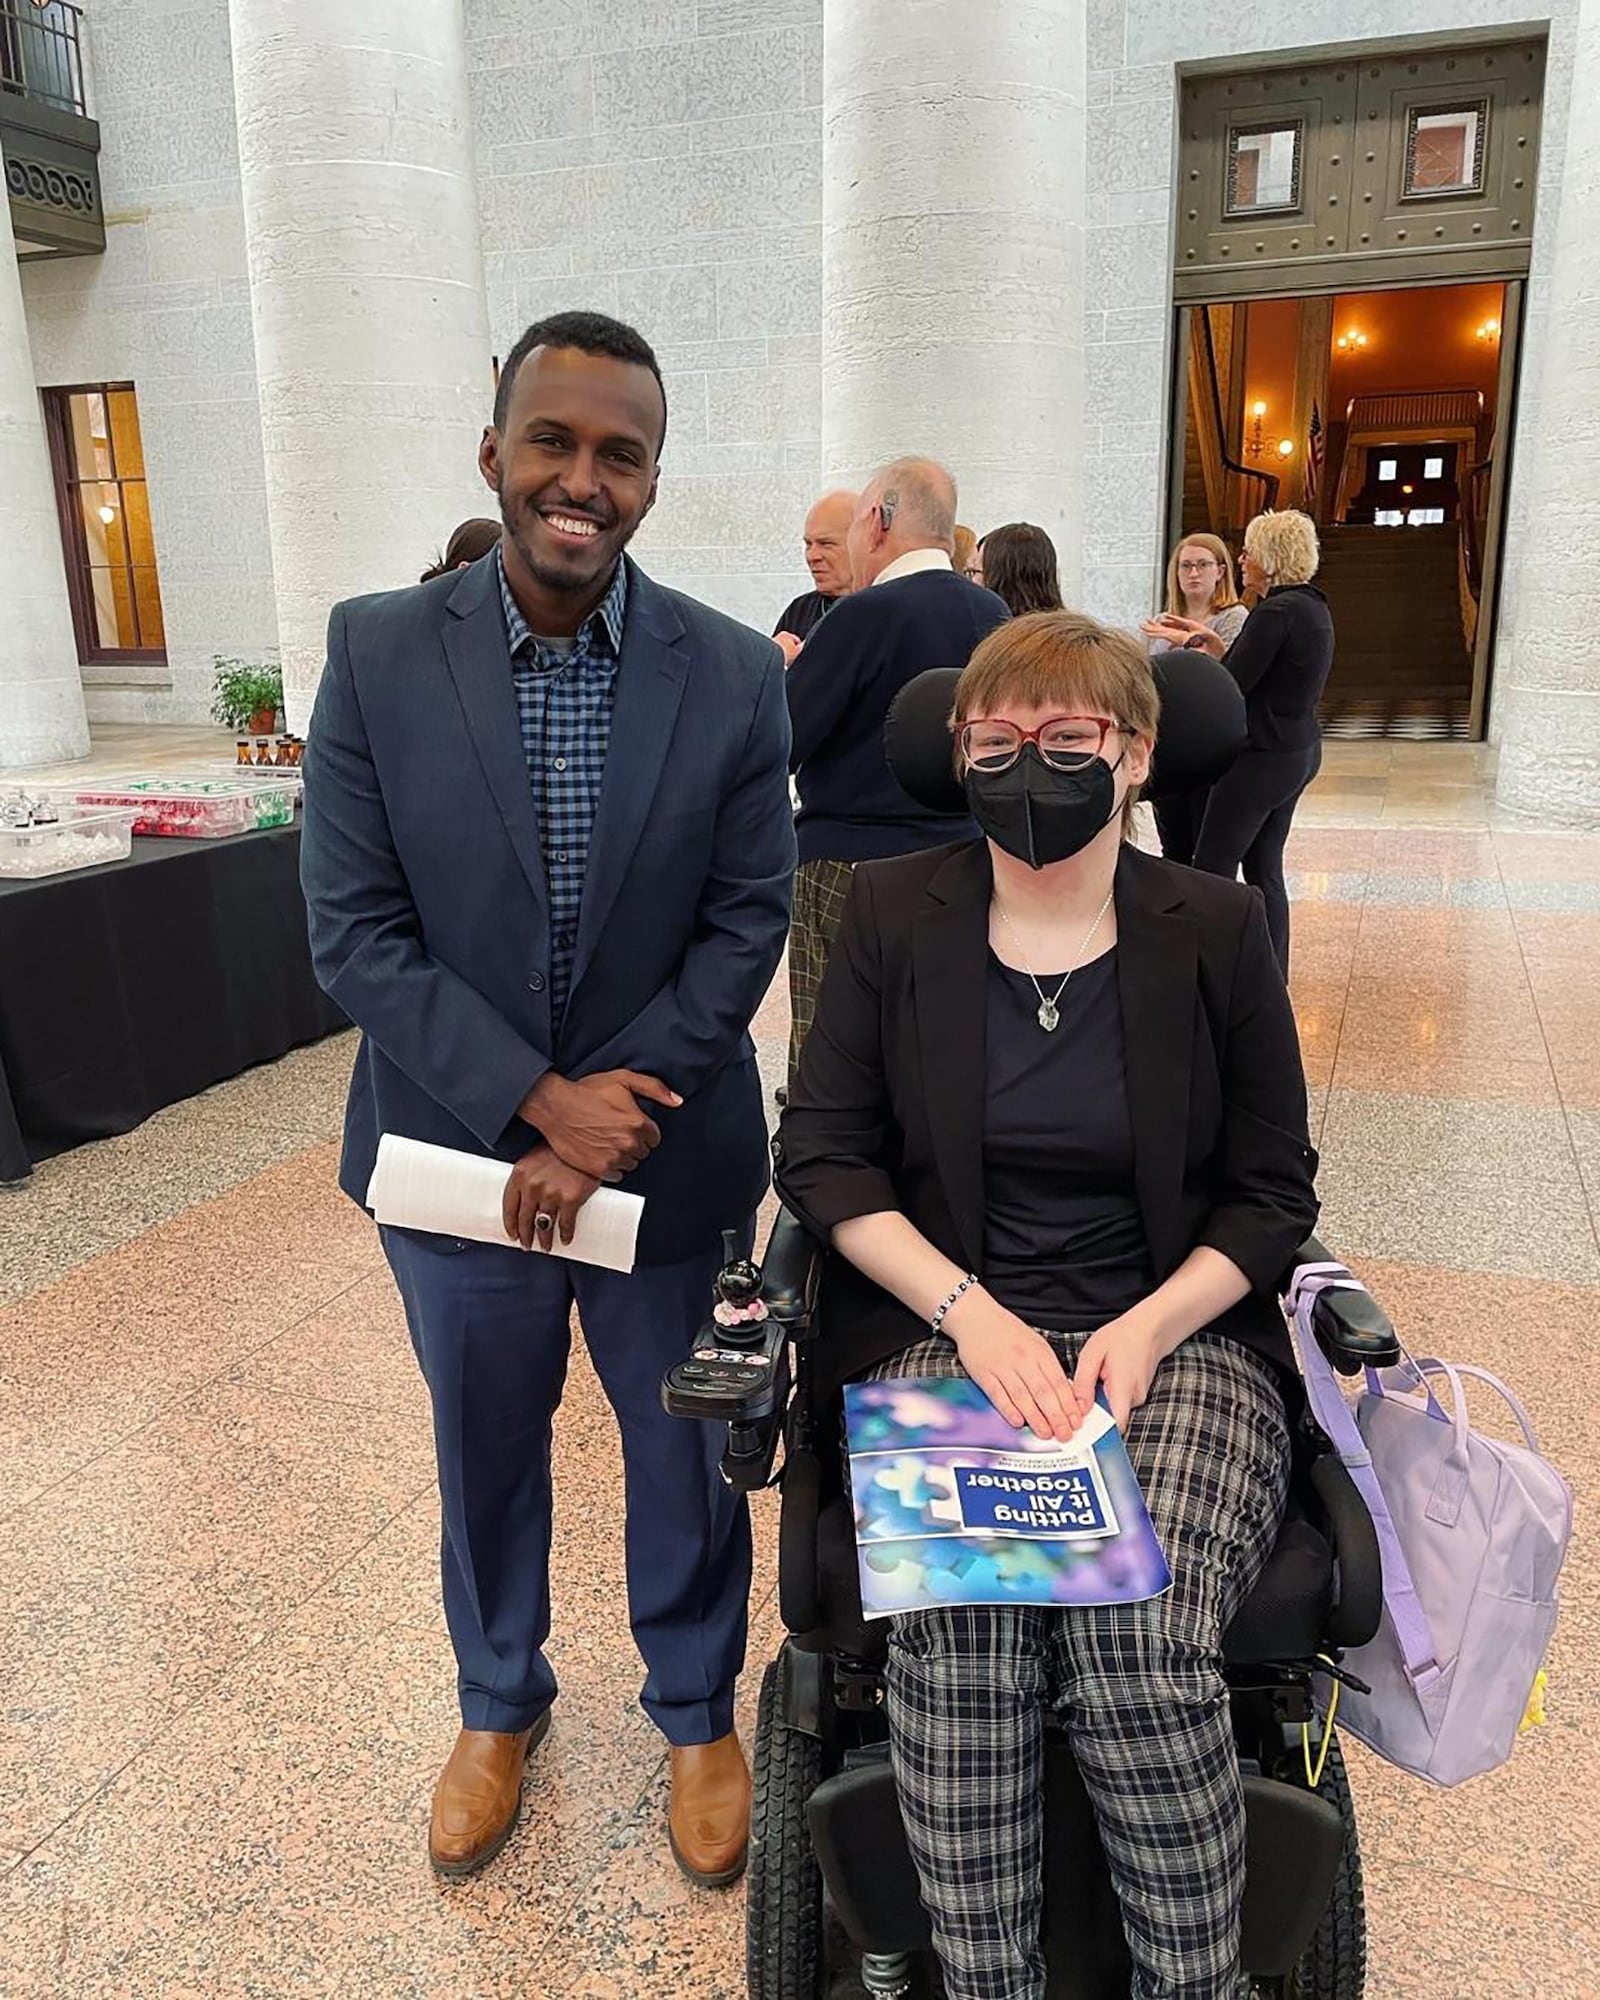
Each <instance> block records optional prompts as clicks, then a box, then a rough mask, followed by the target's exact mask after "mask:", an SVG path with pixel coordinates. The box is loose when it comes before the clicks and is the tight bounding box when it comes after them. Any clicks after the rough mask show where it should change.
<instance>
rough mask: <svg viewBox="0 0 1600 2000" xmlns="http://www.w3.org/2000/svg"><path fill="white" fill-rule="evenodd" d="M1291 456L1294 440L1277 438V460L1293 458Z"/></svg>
mask: <svg viewBox="0 0 1600 2000" xmlns="http://www.w3.org/2000/svg"><path fill="white" fill-rule="evenodd" d="M1293 455H1294V439H1293V438H1279V440H1278V456H1279V458H1292V457H1293Z"/></svg>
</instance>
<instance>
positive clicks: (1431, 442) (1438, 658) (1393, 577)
mask: <svg viewBox="0 0 1600 2000" xmlns="http://www.w3.org/2000/svg"><path fill="white" fill-rule="evenodd" d="M1520 305H1521V283H1520V281H1517V280H1511V281H1508V282H1501V281H1494V282H1477V283H1465V284H1453V285H1426V286H1392V287H1385V288H1382V289H1377V290H1365V291H1351V292H1344V293H1338V294H1332V295H1329V294H1320V295H1316V296H1308V297H1302V298H1271V299H1251V300H1236V301H1225V302H1222V303H1218V304H1213V305H1197V306H1186V307H1183V308H1181V313H1180V317H1181V321H1182V324H1181V326H1180V348H1179V354H1180V359H1181V365H1180V368H1179V381H1178V387H1179V395H1178V406H1179V412H1178V413H1179V418H1180V424H1181V449H1175V450H1174V453H1173V480H1172V489H1171V494H1170V504H1169V515H1170V527H1171V530H1172V535H1173V538H1174V539H1176V538H1177V537H1178V536H1179V535H1184V534H1192V533H1197V532H1199V531H1201V530H1204V529H1210V530H1211V531H1213V532H1214V533H1217V534H1220V535H1221V536H1222V537H1223V538H1224V540H1226V541H1227V542H1228V543H1229V545H1230V546H1231V547H1233V548H1234V549H1235V550H1236V551H1237V549H1238V547H1239V541H1240V536H1241V534H1242V531H1243V528H1244V526H1245V523H1246V522H1247V521H1248V520H1249V519H1250V518H1251V516H1252V515H1254V514H1256V513H1259V512H1260V511H1261V510H1262V509H1263V508H1267V507H1298V508H1302V509H1303V510H1304V511H1305V512H1306V513H1308V514H1310V515H1311V516H1312V518H1313V519H1314V520H1315V521H1316V523H1317V528H1318V533H1319V535H1320V537H1321V540H1322V566H1321V569H1320V571H1319V574H1318V577H1317V583H1318V585H1319V587H1320V588H1321V589H1322V590H1323V591H1324V593H1325V594H1326V596H1327V598H1328V602H1329V606H1330V608H1331V610H1332V612H1333V620H1334V629H1335V633H1336V635H1337V640H1336V651H1335V655H1334V665H1333V672H1332V674H1331V676H1330V678H1329V682H1328V688H1327V693H1326V696H1325V698H1324V720H1325V726H1326V729H1327V733H1328V734H1329V735H1330V736H1335V737H1340V736H1343V737H1374V736H1398V737H1409V738H1415V739H1421V740H1451V739H1453V740H1458V741H1476V740H1479V739H1481V737H1482V735H1483V733H1484V722H1485V717H1486V715H1487V707H1488V687H1489V679H1490V674H1491V672H1492V665H1493V662H1492V659H1491V648H1492V641H1493V628H1494V592H1495V580H1496V572H1497V568H1498V554H1499V541H1500V518H1501V512H1502V503H1503V494H1504V488H1505V475H1506V468H1507V463H1508V460H1509V454H1510V445H1511V438H1512V430H1513V411H1512V394H1513V384H1514V379H1515V365H1514V364H1515V353H1514V349H1515V344H1516V332H1517V326H1518V321H1519V315H1520ZM1178 444H1179V439H1178V438H1175V439H1174V445H1175V446H1177V445H1178Z"/></svg>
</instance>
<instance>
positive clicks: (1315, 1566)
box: [662, 653, 1400, 2000]
mask: <svg viewBox="0 0 1600 2000" xmlns="http://www.w3.org/2000/svg"><path fill="white" fill-rule="evenodd" d="M1153 665H1154V671H1155V675H1156V680H1157V683H1158V685H1159V687H1160V691H1161V697H1162V721H1161V732H1160V737H1159V740H1158V743H1157V746H1156V754H1155V759H1154V766H1153V769H1152V773H1151V778H1150V782H1149V783H1148V784H1147V786H1146V787H1145V794H1146V796H1147V797H1158V796H1160V794H1161V793H1162V792H1163V791H1166V790H1172V791H1180V790H1185V789H1187V788H1189V787H1191V786H1195V785H1204V784H1209V783H1212V782H1214V781H1215V779H1216V778H1217V777H1218V776H1220V775H1221V773H1222V772H1223V771H1224V770H1225V769H1226V768H1227V767H1228V765H1229V764H1231V763H1232V761H1233V759H1234V758H1235V757H1236V756H1237V754H1238V752H1239V750H1240V748H1241V746H1242V744H1243V742H1244V740H1245V715H1244V701H1243V697H1242V695H1241V694H1240V692H1239V689H1238V687H1237V684H1236V683H1235V682H1234V681H1233V679H1232V677H1231V676H1230V675H1229V674H1228V673H1227V671H1226V669H1225V668H1223V667H1221V666H1219V665H1217V663H1216V662H1214V661H1211V660H1208V659H1207V658H1206V657H1205V656H1204V655H1202V654H1194V653H1183V654H1175V655H1166V656H1158V658H1157V659H1156V661H1155V662H1154V663H1153ZM958 678H959V675H958V673H957V672H956V671H955V670H953V669H946V668H935V669H932V670H930V671H929V672H926V673H924V674H922V675H920V676H918V678H917V679H915V680H913V681H911V682H910V683H909V684H908V685H907V686H906V687H905V688H904V689H903V690H902V692H901V693H900V695H899V696H898V697H897V698H896V701H895V703H894V705H893V707H892V708H891V710H890V712H889V716H888V718H887V722H886V725H885V729H884V751H885V755H886V758H887V761H888V763H889V765H890V768H891V770H892V771H893V772H894V775H895V777H896V778H897V780H898V781H899V783H900V785H901V786H902V788H903V789H904V790H905V791H906V792H907V793H908V794H909V795H910V796H911V797H912V798H914V799H916V800H917V801H918V802H919V803H920V804H923V805H925V806H928V807H930V808H931V809H933V810H935V811H940V812H952V811H955V812H959V811H961V810H962V809H963V806H964V800H963V798H962V795H961V791H960V787H959V785H958V784H957V782H956V779H955V775H954V768H953V764H952V760H951V754H950V735H949V729H948V722H947V718H948V717H949V714H950V709H951V700H952V696H953V694H954V689H955V683H956V681H957V679H958ZM831 1254H833V1253H831V1252H829V1251H827V1250H826V1249H825V1248H824V1247H823V1246H822V1245H821V1244H820V1243H818V1242H817V1241H816V1240H815V1239H814V1238H812V1237H811V1236H810V1235H809V1234H808V1233H807V1231H806V1229H805V1227H804V1225H803V1224H802V1223H801V1222H800V1221H799V1220H798V1219H797V1218H796V1217H794V1216H793V1215H791V1214H789V1213H788V1212H787V1211H782V1212H780V1214H779V1216H778V1220H777V1222H776V1224H775V1226H774V1228H773V1230H772V1234H771V1236H770V1237H769V1239H768V1242H767V1246H766V1253H765V1257H764V1260H763V1263H762V1266H761V1268H760V1269H757V1268H756V1267H755V1266H754V1265H751V1264H748V1263H738V1262H732V1261H730V1263H729V1265H728V1266H727V1268H726V1269H725V1270H724V1272H723V1273H722V1276H721V1278H720V1279H719V1281H718V1304H719V1306H720V1308H721V1310H719V1311H717V1312H715V1313H714V1317H713V1322H712V1325H711V1326H710V1327H709V1328H708V1329H707V1332H706V1333H705V1334H704V1335H702V1337H701V1338H700V1340H698V1341H697V1343H696V1350H695V1352H694V1353H693V1354H692V1355H691V1356H690V1357H689V1358H688V1359H687V1360H686V1361H684V1362H681V1363H679V1364H678V1365H677V1367H675V1368H674V1369H672V1370H671V1371H670V1372H669V1374H668V1376H667V1378H666V1381H665V1382H664V1384H663V1387H662V1395H663V1400H664V1402H665V1404H666V1407H667V1408H668V1409H669V1410H670V1411H672V1412H673V1413H674V1414H677V1415H680V1416H684V1417H694V1418H699V1419H701V1420H710V1421H716V1422H722V1423H725V1424H726V1425H727V1427H728V1443H727V1451H726V1454H725V1456H724V1458H723V1462H722V1469H723V1476H724V1477H725V1478H726V1479H727V1480H728V1482H729V1484H730V1485H732V1486H734V1487H735V1488H737V1489H738V1490H740V1491H744V1492H754V1491H756V1490H757V1489H759V1488H761V1487H763V1486H766V1485H769V1484H777V1485H778V1486H779V1487H780V1489H781V1495H782V1500H781V1514H780V1529H779V1552H778V1598H779V1609H780V1612H781V1615H782V1618H783V1623H784V1626H785V1628H786V1630H787V1633H788V1637H787V1638H786V1640H785V1641H784V1645H783V1648H782V1650H781V1652H780V1653H779V1655H778V1657H777V1659H776V1660H774V1661H772V1662H771V1664H770V1665H769V1666H768V1667H767V1669H766V1672H765V1674H764V1677H763V1680H762V1686H761V1701H760V1709H759V1714H758V1720H757V1727H756V1740H755V1745H754V1776H755V1795H754V1802H753V1807H752V1817H751V1836H750V1865H749V1883H748V1897H747V1904H746V1910H747V1973H748V1982H749V1994H750V2000H822V1996H823V1994H824V1991H825V1982H826V1981H827V1978H828V1970H829V1968H828V1965H827V1963H826V1960H827V1958H828V1956H829V1953H828V1952H827V1950H826V1949H825V1947H826V1945H827V1943H828V1942H829V1941H830V1935H831V1941H832V1942H833V1943H834V1944H835V1945H837V1944H838V1943H839V1942H840V1935H841V1934H842V1941H843V1944H844V1946H845V1947H846V1949H847V1953H848V1955H849V1956H851V1957H853V1958H854V1959H855V1961H856V1967H857V1970H856V1973H855V1976H854V1978H853V1979H852V1978H851V1976H850V1974H849V1973H846V1974H845V1976H844V1979H843V1981H842V1982H841V1983H838V1984H836V1985H835V1986H834V1987H833V1989H832V1991H833V1995H834V2000H846V1996H855V1995H859V1994H861V1993H862V1992H863V1990H864V1991H865V1993H866V1994H868V1995H872V1996H876V2000H902V1996H909V1995H911V1994H912V1993H913V1992H914V1991H915V1990H916V1988H917V1985H918V1984H919V1982H920V1983H922V1984H923V1986H924V1990H932V1991H935V1992H937V1991H938V1990H939V1989H938V1986H937V1984H936V1983H935V1984H934V1985H933V1986H932V1987H931V1989H929V1988H928V1986H927V1982H928V1980H929V1979H930V1978H932V1979H933V1980H935V1981H936V1979H937V1974H936V1970H935V1969H934V1968H933V1966H932V1948H931V1940H930V1935H929V1929H928V1920H927V1916H926V1913H925V1912H924V1910H923V1908H922V1903H921V1899H920V1896H919V1893H918V1888H917V1879H916V1873H915V1870H914V1868H913V1866H912V1862H911V1857H910V1855H909V1853H908V1852H907V1849H906V1843H905V1833H904V1829H903V1827H902V1824H901V1819H900V1808H899V1804H898V1801H897V1798H896V1795H895V1787H894V1779H893V1775H892V1772H891V1770H890V1766H889V1746H888V1730H887V1724H886V1721H885V1718H884V1714H883V1666H884V1658H885V1639H886V1635H887V1626H886V1624H885V1623H884V1622H882V1621H873V1622H871V1623H869V1622H868V1621H866V1620H865V1619H864V1618H863V1617H862V1612H861V1597H860V1589H859V1585H858V1581H857V1567H856V1547H855V1528H854V1519H853V1514H852V1509H851V1505H850V1499H849V1494H848V1491H847V1486H846V1475H845V1467H844V1463H843V1451H842V1432H843V1424H842V1414H841V1410H840V1404H839V1398H838V1395H837V1393H835V1392H831V1391H829V1390H828V1389H827V1388H826V1387H825V1386H822V1384H823V1382H824V1371H823V1370H821V1369H820V1368H819V1366H818V1364H817V1360H816V1356H817V1352H818V1348H817V1341H818V1333H819V1325H818V1310H817V1301H818V1298H819V1294H820V1287H821V1279H822V1273H823V1269H824V1265H825V1263H826V1261H827V1258H828V1257H829V1256H830V1255H831ZM730 1257H731V1247H730ZM1327 1261H1329V1260H1328V1253H1327V1251H1326V1250H1324V1248H1323V1247H1322V1245H1321V1244H1320V1243H1319V1242H1318V1241H1317V1240H1316V1239H1315V1238H1312V1239H1310V1240H1308V1241H1307V1242H1306V1243H1305V1244H1304V1245H1303V1246H1302V1248H1301V1250H1300V1252H1299V1255H1298V1257H1297V1259H1296V1263H1297V1265H1298V1264H1304V1263H1325V1262H1327ZM1292 1275H1293V1274H1292V1272H1291V1273H1285V1278H1284V1287H1285V1289H1287V1286H1288V1284H1289V1282H1290V1280H1291V1279H1292ZM758 1294H759V1295H760V1297H761V1298H762V1300H764V1303H765V1307H766V1318H765V1319H764V1320H762V1319H752V1318H749V1317H746V1315H747V1314H748V1313H749V1310H750V1308H751V1305H752V1303H753V1302H754V1300H755V1299H756V1297H757V1295H758ZM730 1322H731V1324H730ZM1315 1328H1316V1334H1317V1338H1318V1340H1319V1342H1320V1343H1321V1345H1322V1346H1323V1348H1324V1349H1325V1351H1326V1352H1327V1353H1328V1355H1329V1357H1330V1359H1331V1360H1332V1362H1333V1365H1334V1366H1335V1367H1336V1368H1337V1369H1338V1370H1339V1371H1340V1372H1341V1373H1342V1374H1347V1375H1353V1374H1356V1373H1357V1372H1359V1370H1360V1369H1362V1368H1363V1367H1386V1366H1391V1365H1393V1364H1394V1363H1395V1362H1396V1361H1397V1360H1398V1359H1399V1354H1400V1349H1399V1344H1398V1342H1397V1341H1396V1339H1395V1335H1394V1329H1393V1328H1392V1326H1391V1325H1390V1324H1389V1321H1388V1319H1387V1318H1386V1317H1385V1315H1384V1314H1383V1312H1382V1311H1381V1309H1380V1308H1379V1307H1378V1305H1377V1304H1376V1302H1375V1301H1374V1300H1373V1299H1372V1298H1371V1297H1370V1296H1369V1295H1368V1294H1367V1293H1365V1292H1362V1291H1337V1292H1335V1291H1330V1292H1324V1293H1323V1294H1322V1295H1321V1296H1320V1297H1319V1298H1318V1300H1317V1303H1316V1310H1315ZM1290 1414H1291V1423H1292V1430H1293V1451H1294V1463H1293V1468H1292V1475H1291V1481H1290V1496H1289V1503H1288V1508H1287V1511H1286V1514H1285V1518H1284V1522H1283V1526H1282V1529H1281V1530H1280V1532H1279V1536H1278V1541H1277V1545H1276V1547H1275V1548H1274V1550H1273V1552H1272V1554H1271V1556H1270V1558H1269V1559H1268V1562H1267V1565H1266V1568H1265V1569H1264V1571H1263V1573H1262V1575H1261V1578H1260V1580H1259V1582H1258V1583H1257V1585H1256V1588H1255V1590H1254V1591H1253V1592H1252V1593H1251V1595H1250V1596H1249V1598H1248V1599H1247V1600H1246V1601H1245V1603H1244V1604H1243V1605H1242V1606H1241V1607H1240V1610H1239V1613H1238V1616H1237V1617H1236V1618H1235V1619H1234V1621H1233V1623H1232V1625H1231V1626H1230V1627H1229V1630H1228V1632H1227V1634H1226V1638H1225V1644H1224V1668H1225V1672H1226V1675H1227V1680H1228V1686H1229V1690H1230V1694H1231V1699H1232V1713H1233V1727H1234V1736H1235V1739H1236V1741H1237V1744H1238V1749H1239V1762H1240V1767H1241V1770H1242V1773H1243V1777H1244V1789H1245V1802H1246V1820H1247V1829H1248V1847H1247V1862H1246V1876H1247V1879H1246V1890H1245V1902H1244V1948H1243V1956H1244V1965H1245V1969H1246V1972H1247V1973H1248V1975H1249V1978H1250V1981H1251V1985H1252V1988H1253V1992H1254V1994H1255V1995H1256V1996H1258V2000H1361V1996H1362V1993H1363V1989H1364V1984H1365V1968H1366V1925H1365V1915H1364V1906H1363V1900H1362V1883H1361V1857H1360V1848H1359V1845H1358V1842H1357V1838H1356V1827H1355V1817H1354V1810H1353V1806H1352V1802H1351V1796H1350V1787H1349V1783H1348V1781H1347V1778H1346V1775H1345V1769H1344V1763H1343V1759H1342V1757H1341V1756H1340V1752H1339V1745H1338V1742H1337V1739H1334V1740H1332V1741H1330V1742H1328V1743H1326V1745H1324V1743H1323V1728H1322V1723H1321V1718H1320V1714H1319V1711H1318V1707H1317V1703H1316V1701H1315V1699H1314V1695H1313V1685H1312V1684H1313V1677H1314V1676H1315V1675H1316V1674H1318V1673H1322V1674H1327V1673H1329V1672H1331V1673H1333V1674H1334V1675H1337V1674H1338V1673H1339V1671H1340V1667H1339V1662H1340V1658H1341V1654H1342V1651H1343V1649H1344V1648H1347V1647H1351V1646H1359V1645H1363V1644H1365V1643H1366V1641H1368V1640H1369V1639H1371V1638H1372V1637H1373V1636H1374V1634H1375V1633H1376V1631H1377V1629H1378V1623H1379V1619H1380V1617H1381V1615H1382V1606H1383V1598H1382V1574H1381V1570H1380V1567H1379V1558H1378V1543H1377V1537H1376V1534H1375V1533H1374V1530H1373V1526H1372V1521H1371V1518H1370V1516H1369V1515H1368V1513H1367V1510H1366V1508H1365V1506H1364V1505H1363V1503H1362V1501H1361V1498H1360V1496H1359V1494H1358V1493H1357V1491H1356V1489H1355V1486H1354V1484H1353V1483H1352V1481H1351V1479H1350V1477H1349V1474H1348V1473H1347V1472H1346V1471H1345V1468H1344V1466H1343V1464H1342V1463H1341V1462H1340V1460H1339V1459H1338V1457H1337V1456H1336V1455H1335V1454H1334V1453H1333V1451H1332V1449H1331V1447H1330V1445H1329V1443H1328V1440H1327V1438H1326V1437H1325V1436H1324V1435H1323V1434H1322V1432H1321V1431H1320V1430H1319V1429H1318V1428H1317V1427H1316V1425H1315V1424H1314V1423H1313V1422H1312V1420H1311V1418H1310V1416H1309V1414H1308V1413H1306V1412H1304V1411H1294V1410H1291V1413H1290ZM780 1444H781V1445H782V1448H783V1460H782V1469H781V1471H780V1472H778V1473H777V1474H776V1475H774V1471H773V1468H774V1465H775V1463H776V1462H777V1458H778V1450H779V1446H780ZM1324 1749H1325V1751H1326V1754H1325V1755H1324ZM1314 1761H1315V1762H1316V1764H1317V1765H1318V1766H1319V1767H1320V1768H1319V1769H1318V1772H1317V1777H1318V1782H1317V1783H1316V1784H1315V1785H1314V1786H1313V1785H1312V1784H1310V1783H1309V1782H1308V1779H1309V1777H1310V1776H1311V1775H1312V1770H1313V1762H1314ZM1045 1786H1046V1811H1045V1827H1046V1838H1045V1897H1044V1911H1045V1914H1044V1936H1043V1944H1044V1950H1045V1957H1046V1962H1047V1967H1048V1992H1049V1995H1050V2000H1122V1996H1125V1995H1126V1994H1127V1992H1128V1986H1129V1981H1130V1977H1131V1967H1130V1964H1129V1960H1128V1954H1127V1948H1126V1944H1125V1942H1124V1939H1123V1932H1122V1918H1121V1911H1120V1909H1119V1906H1118V1903H1117V1898H1116V1895H1115V1892H1114V1890H1113V1889H1112V1886H1111V1880H1110V1876H1109V1874H1108V1872H1107V1869H1106V1865H1105V1860H1104V1856H1103V1855H1102V1853H1101V1850H1100V1842H1099V1836H1098V1833H1097V1830H1096V1827H1095V1821H1094V1815H1093V1812H1092V1810H1091V1808H1090V1804H1089V1799H1088V1795H1087V1793H1086V1792H1085V1790H1084V1787H1083V1782H1082V1779H1081V1778H1080V1777H1079V1775H1078V1771H1077V1767H1076V1765H1075V1764H1074V1761H1073V1757H1072V1752H1071V1749H1070V1747H1069V1745H1068V1742H1067V1738H1066V1734H1065V1731H1064V1730H1063V1729H1061V1728H1060V1727H1059V1726H1051V1727H1050V1728H1049V1731H1048V1734H1047V1744H1046V1757H1045ZM830 1917H831V1923H830V1922H829V1918H830ZM832 1955H833V1956H834V1957H835V1958H837V1957H839V1956H840V1953H839V1952H838V1951H837V1950H836V1951H835V1952H834V1953H833V1954H832Z"/></svg>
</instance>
